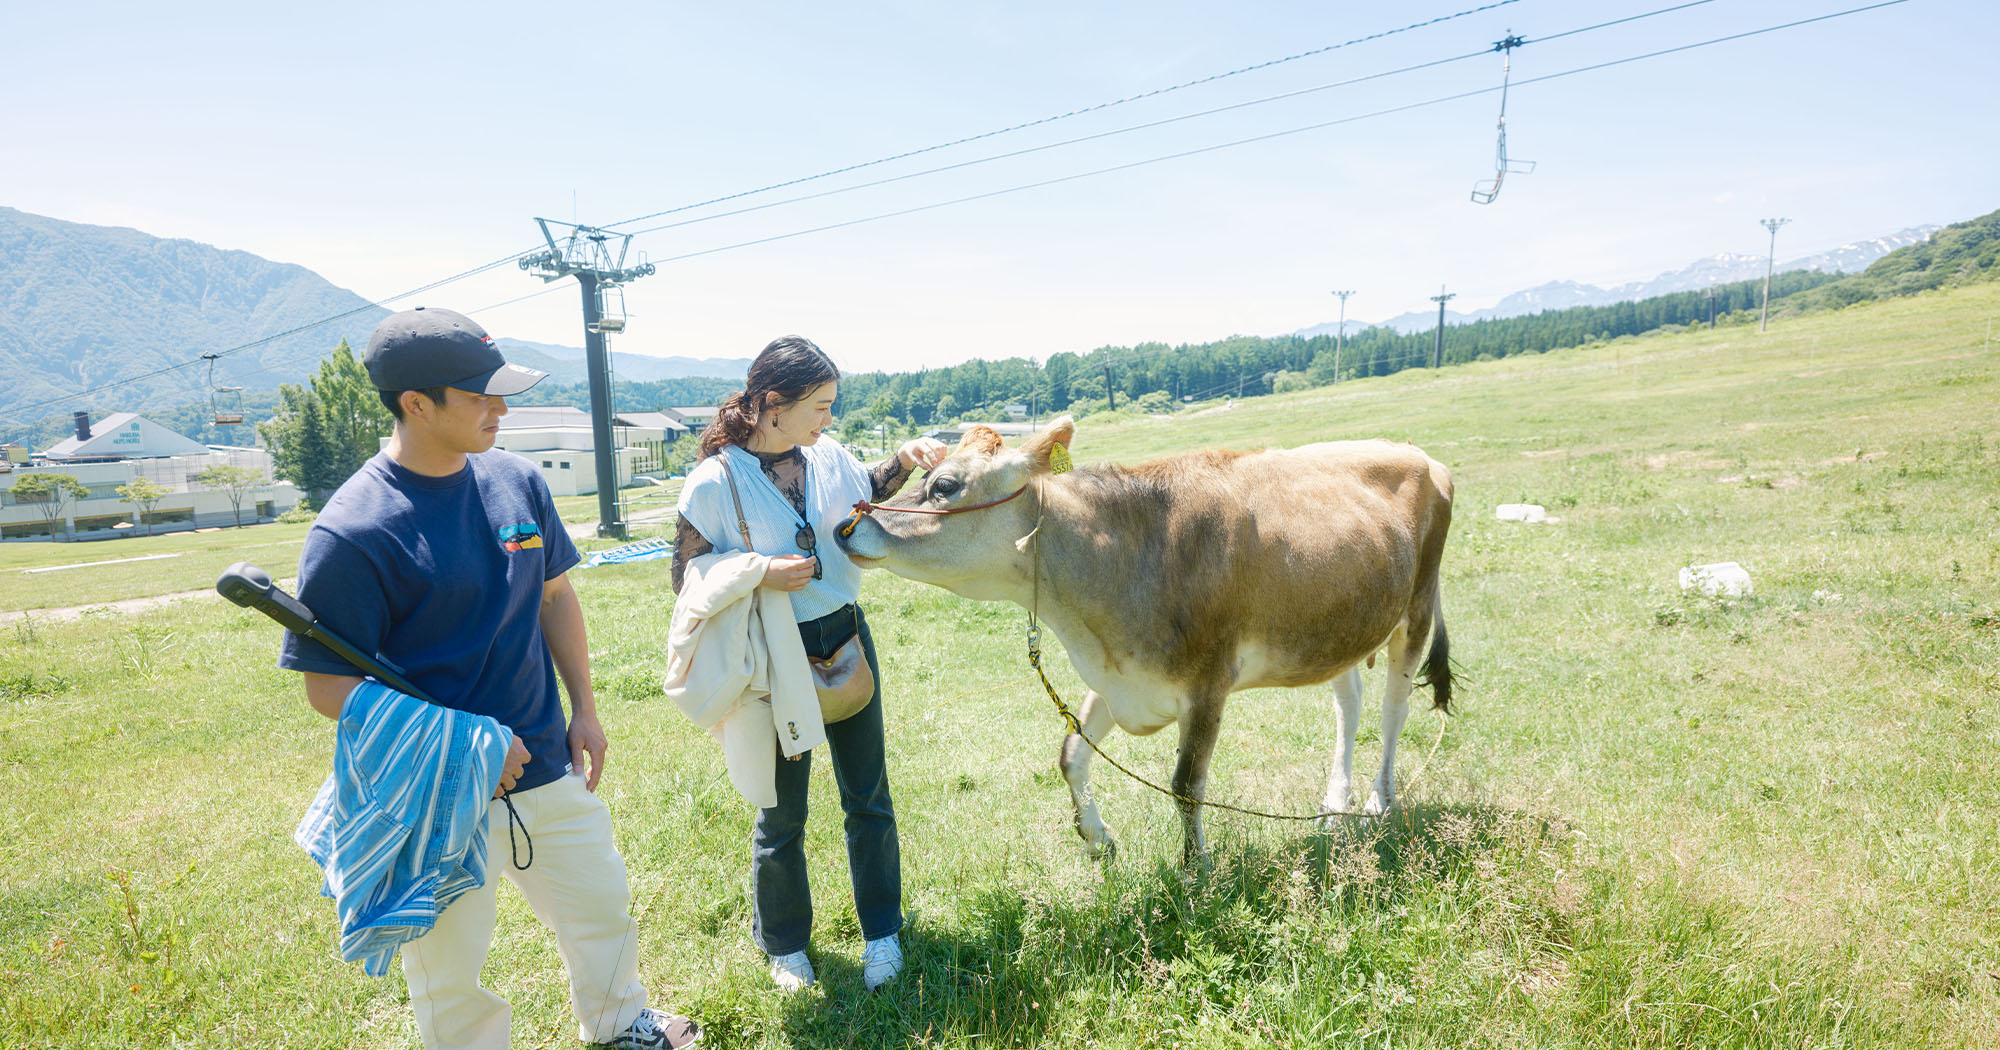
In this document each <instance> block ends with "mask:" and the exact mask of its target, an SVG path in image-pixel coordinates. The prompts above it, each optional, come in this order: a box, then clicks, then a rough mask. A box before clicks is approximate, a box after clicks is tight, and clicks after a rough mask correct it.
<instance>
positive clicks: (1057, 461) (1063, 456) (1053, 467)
mask: <svg viewBox="0 0 2000 1050" xmlns="http://www.w3.org/2000/svg"><path fill="white" fill-rule="evenodd" d="M1075 467H1076V464H1075V463H1072V462H1070V458H1069V446H1068V445H1052V446H1050V448H1049V473H1051V474H1067V473H1069V472H1070V471H1071V470H1073V469H1075Z"/></svg>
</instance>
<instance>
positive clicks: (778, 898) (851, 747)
mask: <svg viewBox="0 0 2000 1050" xmlns="http://www.w3.org/2000/svg"><path fill="white" fill-rule="evenodd" d="M839 382H840V371H839V369H837V368H835V367H834V364H833V361H832V360H831V359H830V358H828V357H827V356H826V354H825V353H823V352H821V350H820V348H819V347H817V346H815V345H813V343H812V341H811V340H808V339H804V338H801V337H799V336H786V337H784V338H782V339H779V340H777V341H775V342H773V343H772V344H771V345H769V346H767V347H765V348H764V352H763V353H761V354H759V355H757V360H756V361H754V362H752V363H751V365H750V373H749V375H748V377H747V378H746V380H745V385H744V390H743V392H742V393H739V394H736V395H734V396H732V397H731V398H730V399H729V400H728V401H727V402H725V403H724V404H723V406H722V408H721V409H720V410H719V411H718V412H717V413H716V416H715V421H714V422H713V423H710V424H709V426H708V429H707V430H705V431H703V432H702V435H701V451H700V455H699V460H700V462H699V463H698V464H697V465H696V466H695V468H694V470H693V471H691V472H690V473H689V475H688V480H687V485H686V486H685V487H684V488H683V489H682V490H681V498H680V506H679V510H680V520H679V523H678V526H677V530H676V535H675V538H674V568H673V580H674V592H675V593H676V594H678V593H680V590H681V586H682V580H683V571H684V567H685V566H686V564H687V561H688V559H690V558H695V557H699V556H701V555H704V554H709V553H712V552H717V551H721V552H729V551H740V550H742V549H743V540H742V537H741V535H740V534H739V533H738V531H737V528H736V521H737V517H736V506H735V502H734V501H733V500H732V498H731V495H730V490H729V480H728V476H727V475H725V474H724V473H723V470H722V462H721V461H722V460H724V459H726V460H727V461H728V463H729V469H730V472H731V473H732V474H733V475H734V477H735V481H736V485H737V491H738V494H739V495H740V496H741V498H742V504H743V515H744V518H745V520H747V521H748V522H749V524H750V535H751V540H752V542H753V544H754V545H755V547H756V549H757V551H758V553H761V554H767V555H772V558H771V563H770V568H769V569H768V570H766V572H765V575H764V579H763V582H762V584H761V586H764V587H769V588H773V589H775V590H779V591H789V592H791V597H792V610H793V614H794V615H795V616H796V617H797V618H798V620H799V635H800V638H801V640H802V641H804V643H805V649H806V653H807V655H809V656H811V657H813V658H814V659H825V658H827V657H828V656H831V655H832V654H833V653H834V651H835V650H837V649H839V648H840V647H841V646H842V645H843V644H845V643H846V642H847V641H848V639H850V638H852V637H854V636H855V634H856V633H857V632H858V633H859V634H860V636H861V645H862V650H863V652H864V653H865V654H866V656H867V658H868V667H869V670H870V671H872V672H874V676H875V695H874V696H873V698H871V699H870V700H869V702H868V706H867V707H865V708H863V709H862V710H861V712H860V713H859V714H856V715H853V716H852V717H849V718H847V719H844V720H842V721H840V722H837V723H835V724H833V725H830V726H827V727H826V737H827V750H828V752H829V753H830V756H831V758H832V760H833V776H834V782H835V783H836V784H837V785H838V786H839V788H840V805H841V808H842V809H843V810H844V811H846V814H847V867H848V874H849V876H850V878H851V880H852V882H853V885H854V910H855V913H856V915H857V916H858V917H859V919H860V920H861V933H862V936H863V937H865V938H866V939H867V947H866V949H865V950H864V951H863V953H862V978H863V981H864V982H865V983H866V984H867V986H868V988H869V990H870V991H873V990H874V989H876V988H878V987H880V986H881V985H883V984H884V983H886V982H888V981H889V980H890V979H891V978H893V977H895V976H896V974H897V973H899V972H901V970H902V968H903V951H902V948H901V946H900V945H899V944H898V942H897V939H896V935H897V933H898V932H900V931H901V930H902V928H903V905H902V898H903V875H902V863H901V860H900V857H899V855H898V851H897V843H896V813H895V809H894V807H893V806H892V804H891V803H890V800H889V777H888V771H887V769H886V768H885V765H884V755H883V751H884V746H883V736H882V684H881V683H882V673H881V668H880V665H879V664H877V662H876V659H875V641H874V638H873V637H872V636H871V635H870V634H869V631H868V620H867V618H866V617H864V616H863V615H862V614H861V610H860V607H859V606H858V605H856V604H855V603H856V601H857V600H858V599H859V597H860V595H861V570H860V569H859V568H857V567H856V566H855V565H854V564H853V563H852V562H850V561H848V560H847V556H846V555H845V554H843V553H842V552H841V550H840V548H839V545H838V544H836V543H835V542H834V529H836V528H837V527H839V525H840V523H841V521H842V520H844V519H845V517H846V515H847V512H848V509H849V508H851V507H852V506H853V505H854V503H855V501H856V500H861V499H870V500H882V499H887V498H888V497H889V496H890V495H891V494H893V493H894V492H895V491H896V490H897V489H899V488H901V487H902V486H903V482H904V481H905V480H907V479H908V478H909V476H910V473H911V472H912V471H914V470H915V469H917V468H918V467H922V468H924V469H929V468H930V467H933V466H936V465H937V463H938V461H939V460H941V459H943V458H944V454H945V447H944V445H943V444H941V443H939V442H938V441H936V440H934V439H931V438H919V439H917V440H915V441H911V442H909V443H908V444H905V445H904V446H903V447H902V448H901V449H900V450H898V451H897V453H896V455H894V456H892V457H890V458H889V459H888V460H886V461H884V462H883V463H881V464H880V465H878V466H876V467H874V468H872V469H864V468H863V467H862V466H861V464H860V462H858V461H857V460H856V459H855V458H854V456H853V454H852V453H850V452H848V451H847V450H846V449H844V448H842V447H841V446H840V445H839V444H838V443H837V442H834V441H821V440H820V432H821V431H822V430H824V429H825V428H826V426H827V424H829V423H831V422H832V421H833V401H834V398H835V396H836V395H837V394H838V385H839ZM774 746H775V745H774ZM777 766H778V771H777V788H778V804H777V805H775V806H772V807H769V808H766V809H760V810H759V811H758V813H757V824H756V828H755V830H754V831H753V832H752V834H751V842H750V893H751V907H752V919H751V934H752V936H754V937H755V938H756V940H757V945H758V947H760V948H762V949H763V950H764V953H765V954H766V955H767V956H769V958H770V964H771V978H772V980H774V981H776V982H777V984H778V987H780V988H783V989H785V990H786V991H798V990H799V989H802V988H805V987H806V986H808V985H810V984H812V983H813V968H812V962H811V960H810V959H808V958H807V957H806V945H807V943H808V941H809V940H810V939H811V936H812V892H811V890H810V888H809V887H808V886H807V883H806V861H805V846H804V842H803V835H804V831H805V822H806V779H807V775H808V774H809V773H810V772H811V769H812V752H810V751H808V752H805V753H804V754H802V755H800V756H799V757H798V759H796V760H794V761H780V762H779V763H778V764H777Z"/></svg>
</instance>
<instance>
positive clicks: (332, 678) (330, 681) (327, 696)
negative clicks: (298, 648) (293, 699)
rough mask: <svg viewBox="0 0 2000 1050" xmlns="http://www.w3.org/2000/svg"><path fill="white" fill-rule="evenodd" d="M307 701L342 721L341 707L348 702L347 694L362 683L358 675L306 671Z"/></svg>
mask: <svg viewBox="0 0 2000 1050" xmlns="http://www.w3.org/2000/svg"><path fill="white" fill-rule="evenodd" d="M305 676H306V702H307V703H309V704H311V705H312V709H313V710H315V711H318V712H319V713H320V714H323V715H325V716H326V717H328V718H331V719H333V720H334V721H336V722H338V721H340V708H341V705H342V704H345V703H346V702H347V694H349V693H351V692H353V691H354V687H355V686H357V685H360V684H361V679H360V677H359V676H357V675H337V674H318V673H315V672H312V671H307V672H305Z"/></svg>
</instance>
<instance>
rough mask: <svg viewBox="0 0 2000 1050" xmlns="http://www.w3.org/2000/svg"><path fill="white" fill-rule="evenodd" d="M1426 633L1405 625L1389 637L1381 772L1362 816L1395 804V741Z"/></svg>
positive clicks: (1405, 716)
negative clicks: (1419, 632)
mask: <svg viewBox="0 0 2000 1050" xmlns="http://www.w3.org/2000/svg"><path fill="white" fill-rule="evenodd" d="M1429 633H1430V632H1428V631H1426V632H1424V637H1421V638H1418V637H1416V632H1414V631H1411V630H1410V629H1409V627H1408V626H1407V625H1405V626H1403V627H1398V628H1396V633H1394V634H1392V635H1390V636H1389V644H1388V647H1387V648H1388V651H1389V652H1388V656H1389V659H1388V664H1389V683H1388V685H1387V686H1385V687H1384V688H1383V690H1382V769H1381V771H1380V772H1378V773H1376V774H1375V790H1374V791H1372V792H1370V793H1369V796H1368V805H1367V806H1366V807H1365V808H1364V809H1363V810H1362V812H1363V813H1367V814H1371V815H1374V814H1380V813H1386V812H1388V811H1389V807H1390V806H1393V805H1395V804H1396V738H1397V737H1399V736H1401V735H1402V734H1403V723H1404V722H1406V721H1408V720H1409V717H1410V690H1411V689H1413V688H1415V686H1416V682H1417V669H1418V667H1419V665H1420V664H1421V662H1422V656H1423V652H1422V650H1423V646H1424V643H1425V642H1427V641H1429V640H1430V638H1429Z"/></svg>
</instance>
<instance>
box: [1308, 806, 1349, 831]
mask: <svg viewBox="0 0 2000 1050" xmlns="http://www.w3.org/2000/svg"><path fill="white" fill-rule="evenodd" d="M1353 816H1354V814H1353V813H1351V812H1349V811H1347V810H1344V809H1326V808H1324V807H1322V808H1321V809H1320V811H1319V819H1318V820H1316V821H1314V822H1313V826H1314V827H1316V828H1318V829H1319V830H1321V831H1333V830H1335V829H1337V828H1339V827H1340V826H1341V825H1342V824H1345V823H1347V822H1348V820H1349V819H1351V818H1352V817H1353Z"/></svg>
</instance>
